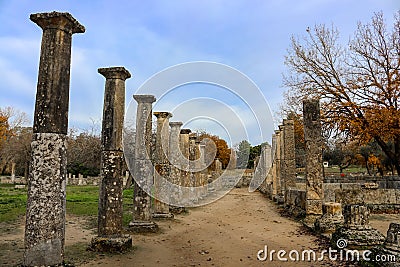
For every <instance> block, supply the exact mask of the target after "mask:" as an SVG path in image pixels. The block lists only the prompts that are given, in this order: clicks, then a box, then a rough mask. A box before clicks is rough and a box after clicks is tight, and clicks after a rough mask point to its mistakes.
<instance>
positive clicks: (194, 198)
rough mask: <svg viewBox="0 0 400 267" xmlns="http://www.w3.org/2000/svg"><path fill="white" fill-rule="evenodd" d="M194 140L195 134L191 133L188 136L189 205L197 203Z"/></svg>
mask: <svg viewBox="0 0 400 267" xmlns="http://www.w3.org/2000/svg"><path fill="white" fill-rule="evenodd" d="M196 140H197V134H195V133H192V134H190V135H189V160H190V161H189V177H190V187H191V190H190V197H189V198H190V200H191V203H195V202H197V201H198V199H197V195H196V194H195V192H196V189H195V187H196V186H197V185H196V172H195V170H196V159H197V158H196Z"/></svg>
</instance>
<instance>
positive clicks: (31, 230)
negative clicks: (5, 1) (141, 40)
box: [23, 12, 85, 266]
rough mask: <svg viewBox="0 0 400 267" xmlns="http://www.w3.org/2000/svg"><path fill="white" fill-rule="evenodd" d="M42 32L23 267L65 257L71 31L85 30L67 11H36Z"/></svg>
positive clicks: (32, 18) (55, 260)
mask: <svg viewBox="0 0 400 267" xmlns="http://www.w3.org/2000/svg"><path fill="white" fill-rule="evenodd" d="M30 19H31V20H32V21H33V22H35V23H36V24H37V25H38V26H39V27H41V28H42V30H43V36H42V46H41V54H40V63H39V75H38V83H37V91H36V104H35V116H34V123H33V139H32V144H31V147H32V161H31V168H30V173H29V179H28V201H27V209H26V225H25V253H24V263H23V264H24V265H25V266H37V265H39V266H41V265H46V266H47V265H57V264H61V263H62V261H63V258H64V240H65V187H66V184H65V182H66V176H67V162H66V160H67V155H66V135H67V131H68V103H69V78H70V75H69V74H70V66H71V43H72V34H74V33H83V32H85V27H83V26H82V25H81V24H80V23H79V22H78V21H77V20H76V19H75V18H73V17H72V16H71V15H70V14H69V13H59V12H51V13H37V14H32V15H31V16H30Z"/></svg>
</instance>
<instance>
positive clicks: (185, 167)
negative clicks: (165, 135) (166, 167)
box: [179, 129, 192, 204]
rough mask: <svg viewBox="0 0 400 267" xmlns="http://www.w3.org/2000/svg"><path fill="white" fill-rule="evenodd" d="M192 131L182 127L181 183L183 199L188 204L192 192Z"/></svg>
mask: <svg viewBox="0 0 400 267" xmlns="http://www.w3.org/2000/svg"><path fill="white" fill-rule="evenodd" d="M191 132H192V131H191V130H190V129H181V131H180V135H179V147H180V151H181V153H182V156H183V158H182V160H181V181H180V185H181V186H182V188H181V190H182V199H183V202H184V203H186V204H188V203H189V202H190V200H189V198H190V196H189V194H190V193H189V192H190V172H189V157H190V152H189V134H190V133H191Z"/></svg>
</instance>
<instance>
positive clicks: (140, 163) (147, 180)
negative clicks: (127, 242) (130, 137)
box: [129, 95, 158, 232]
mask: <svg viewBox="0 0 400 267" xmlns="http://www.w3.org/2000/svg"><path fill="white" fill-rule="evenodd" d="M133 98H134V99H135V100H136V101H137V103H138V107H137V115H136V136H135V159H134V168H133V169H134V173H133V177H134V178H135V183H134V191H133V206H134V210H133V221H132V222H131V223H130V224H129V227H130V229H131V230H132V231H135V232H141V231H148V230H149V231H152V232H153V231H157V229H158V227H157V224H155V223H154V222H152V221H151V219H152V212H151V198H150V195H149V194H148V193H147V192H150V191H151V189H152V187H153V175H154V167H153V163H152V161H151V158H150V147H151V141H152V132H151V122H152V103H153V102H154V101H156V99H155V97H154V96H152V95H134V96H133Z"/></svg>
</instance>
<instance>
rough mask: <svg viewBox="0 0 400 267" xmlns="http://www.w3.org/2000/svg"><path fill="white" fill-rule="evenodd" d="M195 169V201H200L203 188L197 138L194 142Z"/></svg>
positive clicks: (199, 148) (199, 146)
mask: <svg viewBox="0 0 400 267" xmlns="http://www.w3.org/2000/svg"><path fill="white" fill-rule="evenodd" d="M195 146H196V148H195V159H196V161H195V166H194V167H195V169H196V172H195V173H194V181H195V187H196V191H195V192H196V194H195V195H196V199H201V198H202V197H203V189H202V188H201V187H202V186H203V183H202V173H201V171H200V170H201V168H202V161H201V145H200V140H199V139H198V138H197V139H196V141H195Z"/></svg>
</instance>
